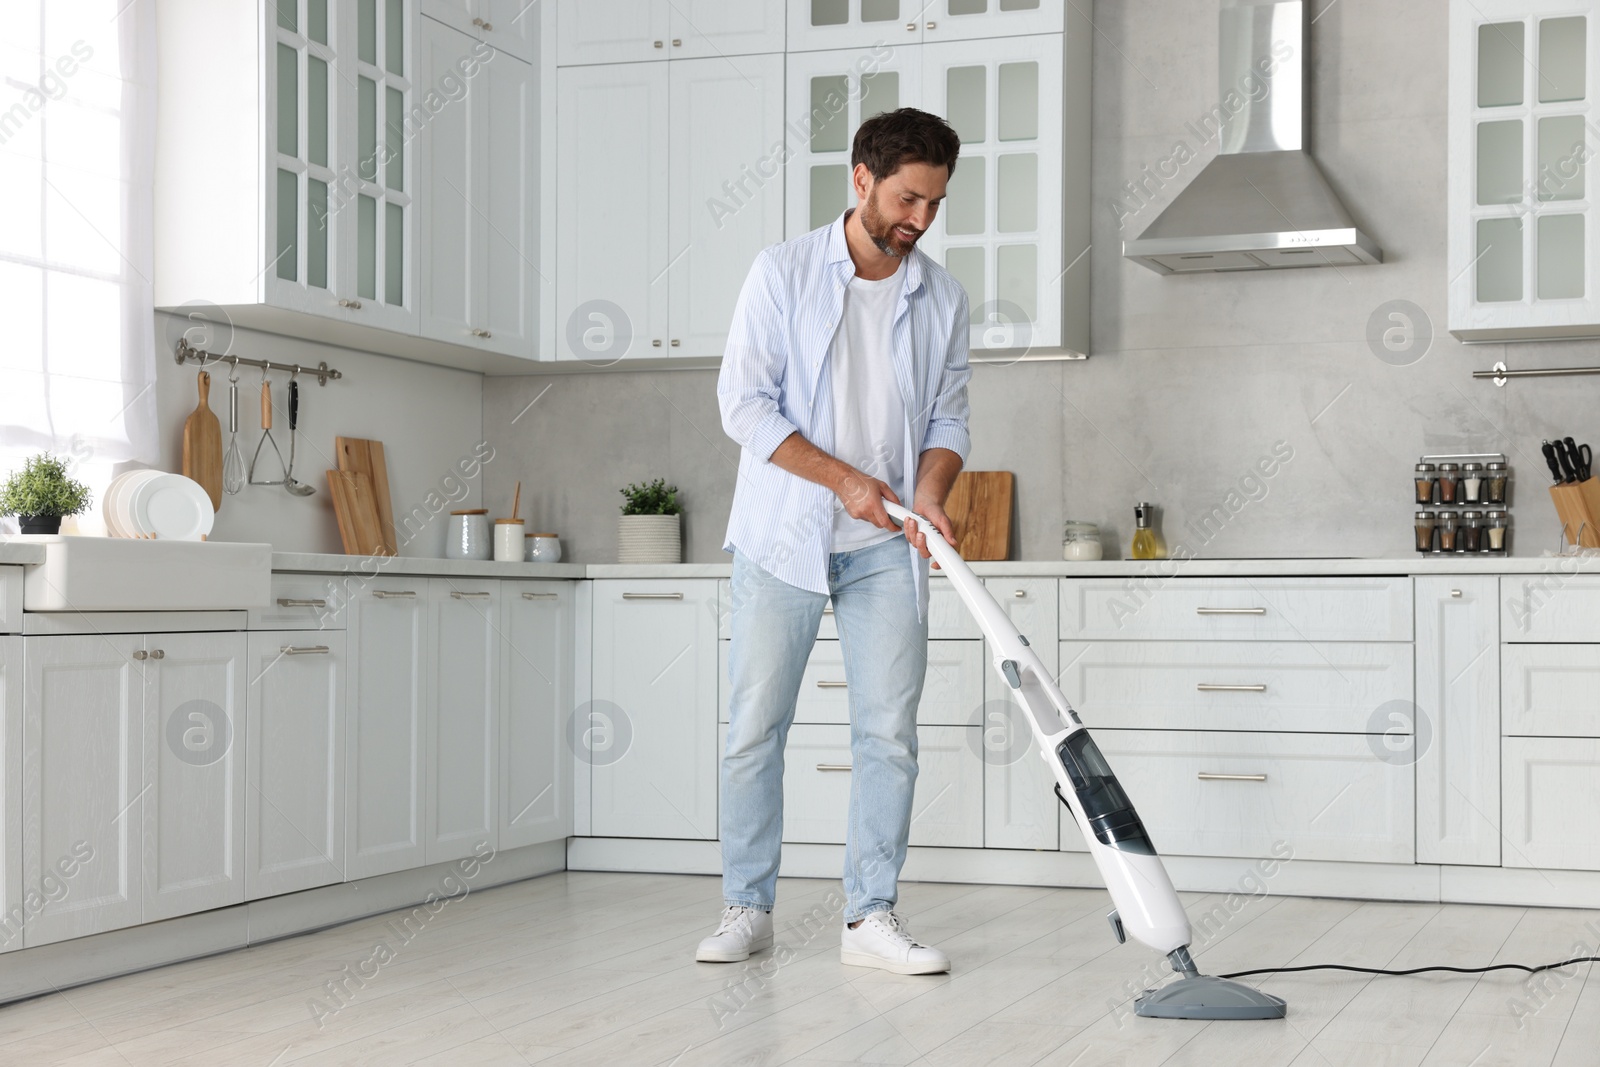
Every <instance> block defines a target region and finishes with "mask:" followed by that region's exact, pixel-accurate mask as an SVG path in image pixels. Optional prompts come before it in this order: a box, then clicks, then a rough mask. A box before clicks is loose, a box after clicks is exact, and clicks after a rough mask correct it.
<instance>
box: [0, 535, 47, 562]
mask: <svg viewBox="0 0 1600 1067" xmlns="http://www.w3.org/2000/svg"><path fill="white" fill-rule="evenodd" d="M43 562H44V545H42V544H40V543H39V542H38V541H35V540H33V539H32V538H27V539H24V538H23V536H22V535H21V534H16V535H14V536H7V537H0V564H7V563H9V564H21V565H23V566H37V565H39V564H41V563H43Z"/></svg>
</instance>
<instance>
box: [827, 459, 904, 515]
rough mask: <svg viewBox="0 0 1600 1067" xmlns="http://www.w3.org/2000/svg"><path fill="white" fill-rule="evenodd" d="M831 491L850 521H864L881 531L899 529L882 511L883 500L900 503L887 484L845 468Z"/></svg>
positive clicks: (860, 472)
mask: <svg viewBox="0 0 1600 1067" xmlns="http://www.w3.org/2000/svg"><path fill="white" fill-rule="evenodd" d="M833 491H834V493H836V494H837V495H838V497H839V501H840V502H841V503H842V504H844V510H845V511H846V512H848V513H849V515H850V517H851V518H852V519H862V520H865V521H866V522H870V523H872V525H874V526H876V527H878V528H879V529H881V530H898V529H899V528H900V527H899V525H898V524H897V523H896V522H895V521H894V520H893V519H891V518H890V517H889V513H888V512H887V511H885V510H884V509H883V502H884V500H885V499H888V500H892V501H893V502H894V503H896V504H898V503H900V498H899V497H898V496H896V495H895V492H894V490H893V489H890V488H889V485H888V483H887V482H884V481H880V480H879V479H877V478H874V477H872V476H871V475H869V474H866V473H864V472H862V471H858V470H856V469H855V468H854V467H846V469H845V472H844V473H843V474H842V475H841V476H840V478H839V480H838V484H837V485H835V486H834V490H833Z"/></svg>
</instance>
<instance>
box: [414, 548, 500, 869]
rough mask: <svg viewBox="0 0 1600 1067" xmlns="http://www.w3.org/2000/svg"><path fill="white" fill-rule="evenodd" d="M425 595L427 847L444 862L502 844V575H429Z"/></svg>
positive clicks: (434, 859) (428, 855)
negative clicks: (499, 812)
mask: <svg viewBox="0 0 1600 1067" xmlns="http://www.w3.org/2000/svg"><path fill="white" fill-rule="evenodd" d="M428 601H429V611H430V613H431V617H430V618H429V622H428V637H429V642H430V646H429V655H430V658H431V660H432V661H433V671H432V675H431V682H432V684H431V699H430V700H429V701H428V708H427V711H428V715H427V739H428V741H427V752H428V757H429V758H428V763H427V771H428V773H427V790H426V793H427V820H426V823H425V824H424V840H425V846H424V850H423V855H424V858H425V860H426V861H427V862H428V863H443V862H445V861H447V860H454V859H462V858H463V857H466V856H470V855H473V854H474V853H475V852H477V851H478V850H479V849H480V847H481V846H482V845H484V844H487V845H488V846H489V847H490V848H497V847H498V828H499V818H498V815H497V813H496V804H497V803H498V802H499V786H500V757H499V752H498V746H499V741H500V655H501V644H502V641H501V637H500V583H499V582H498V581H496V580H494V579H484V578H430V579H429V580H428ZM479 854H481V852H480V853H479Z"/></svg>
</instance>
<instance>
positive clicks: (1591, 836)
mask: <svg viewBox="0 0 1600 1067" xmlns="http://www.w3.org/2000/svg"><path fill="white" fill-rule="evenodd" d="M1500 745H1501V761H1502V762H1501V773H1500V780H1501V787H1502V793H1501V797H1502V799H1501V804H1502V805H1503V806H1502V809H1501V820H1500V821H1501V835H1502V840H1503V842H1504V844H1505V848H1504V849H1503V850H1502V852H1501V857H1502V859H1501V862H1502V863H1503V864H1504V865H1505V866H1507V867H1551V868H1563V869H1568V870H1579V871H1600V837H1597V836H1596V835H1595V832H1594V828H1595V827H1596V826H1600V790H1597V789H1595V780H1596V778H1597V777H1600V740H1597V739H1594V738H1571V737H1562V738H1555V737H1508V738H1506V739H1505V740H1504V741H1502V742H1501V743H1500Z"/></svg>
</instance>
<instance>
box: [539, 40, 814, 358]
mask: <svg viewBox="0 0 1600 1067" xmlns="http://www.w3.org/2000/svg"><path fill="white" fill-rule="evenodd" d="M558 81H559V85H560V92H559V104H558V109H559V117H558V120H557V128H558V137H559V139H560V144H561V150H560V153H559V157H558V164H557V178H556V183H557V191H556V200H557V203H558V204H559V205H561V207H560V217H559V218H558V219H557V221H556V227H557V237H556V246H557V258H558V261H559V266H558V267H556V268H555V279H556V315H555V317H556V321H555V323H554V338H553V344H554V346H555V348H556V352H557V357H558V358H560V359H570V360H578V359H581V360H586V361H589V362H592V363H596V364H602V365H604V364H610V363H614V362H616V360H618V359H621V358H663V357H673V356H712V357H717V356H721V355H722V350H723V347H724V345H725V344H726V341H727V331H728V323H729V321H730V320H731V319H732V317H733V309H734V305H735V303H736V302H737V300H738V296H739V290H740V288H741V287H742V286H743V284H744V279H745V276H746V275H747V274H748V273H749V270H750V265H751V263H753V262H754V261H755V257H756V254H757V253H758V252H760V250H761V249H762V248H764V247H765V246H767V245H769V244H772V243H774V242H776V241H778V240H781V239H782V236H783V219H782V203H783V175H782V159H781V154H782V153H781V142H782V139H783V58H782V56H781V55H757V56H734V57H728V58H719V59H702V60H686V61H683V62H675V63H670V64H666V65H661V64H607V65H603V66H589V67H574V68H568V69H564V70H561V71H559V72H558ZM663 174H665V176H666V180H665V181H663V180H662V177H663ZM619 250H627V254H626V255H619Z"/></svg>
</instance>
